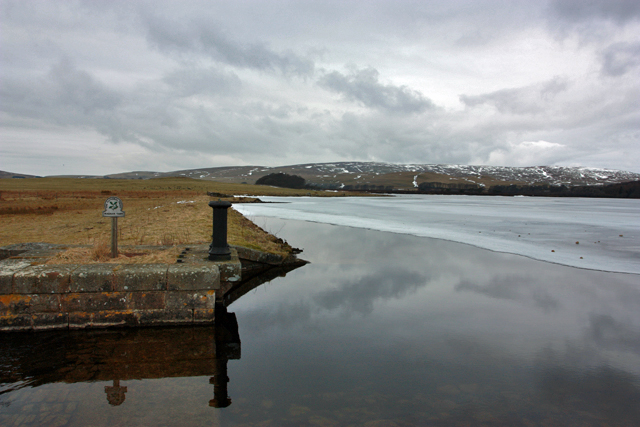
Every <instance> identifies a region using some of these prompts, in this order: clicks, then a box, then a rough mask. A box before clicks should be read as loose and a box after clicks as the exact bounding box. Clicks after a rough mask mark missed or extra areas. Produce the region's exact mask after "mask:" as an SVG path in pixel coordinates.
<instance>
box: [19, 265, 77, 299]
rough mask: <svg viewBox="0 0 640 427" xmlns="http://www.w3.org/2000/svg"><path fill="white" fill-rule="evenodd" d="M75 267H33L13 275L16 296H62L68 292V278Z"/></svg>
mask: <svg viewBox="0 0 640 427" xmlns="http://www.w3.org/2000/svg"><path fill="white" fill-rule="evenodd" d="M77 267H78V266H77V265H35V266H31V267H27V268H24V269H22V270H20V271H17V272H16V273H15V274H14V275H13V292H14V293H16V294H62V293H66V292H69V283H70V281H69V278H70V276H71V273H72V272H73V270H75V269H76V268H77Z"/></svg>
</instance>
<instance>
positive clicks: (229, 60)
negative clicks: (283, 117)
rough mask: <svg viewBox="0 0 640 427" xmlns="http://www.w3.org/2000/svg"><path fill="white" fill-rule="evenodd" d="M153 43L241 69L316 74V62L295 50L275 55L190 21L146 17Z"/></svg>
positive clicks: (265, 49) (179, 52) (305, 74)
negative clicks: (314, 72) (203, 55)
mask: <svg viewBox="0 0 640 427" xmlns="http://www.w3.org/2000/svg"><path fill="white" fill-rule="evenodd" d="M146 25H147V29H148V34H147V38H148V40H149V43H151V44H152V45H154V46H156V47H157V48H158V49H160V50H164V51H172V52H174V53H177V54H178V55H189V54H192V53H202V54H205V55H208V56H210V57H211V58H212V59H214V60H216V61H221V62H223V63H226V64H228V65H232V66H235V67H240V68H250V69H256V70H262V71H279V72H282V73H283V74H287V75H289V74H292V75H299V76H307V75H310V74H312V73H313V71H314V63H313V61H311V60H309V59H306V58H303V57H301V56H299V55H297V54H295V53H293V52H291V51H285V52H275V51H273V50H271V49H269V48H268V47H267V46H266V45H265V44H263V43H247V44H244V43H239V42H235V41H233V40H232V39H231V38H230V37H228V36H226V35H225V34H223V33H222V31H220V30H219V29H218V28H216V27H215V24H213V23H211V22H201V21H199V20H195V19H194V20H190V21H188V22H175V21H172V20H168V19H164V18H160V17H154V16H150V17H147V18H146Z"/></svg>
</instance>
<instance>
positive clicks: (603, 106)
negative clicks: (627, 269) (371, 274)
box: [0, 0, 640, 175]
mask: <svg viewBox="0 0 640 427" xmlns="http://www.w3.org/2000/svg"><path fill="white" fill-rule="evenodd" d="M0 20H1V23H2V25H1V26H0V31H1V37H2V45H3V49H2V51H1V52H0V60H1V61H2V68H1V69H2V76H1V79H0V99H2V102H1V103H0V134H1V135H2V138H1V139H0V159H1V160H0V169H1V170H8V171H13V172H21V173H32V174H43V175H48V174H106V173H115V172H119V171H128V170H177V169H185V168H197V167H213V166H225V165H243V164H258V165H265V166H275V165H284V164H293V163H308V162H325V161H341V160H360V161H389V162H400V163H461V164H469V163H472V164H495V165H506V166H528V165H540V164H546V165H568V166H573V165H583V166H591V167H608V168H615V169H625V170H632V171H636V172H640V166H638V162H637V161H636V159H638V158H640V144H638V142H640V141H639V140H640V125H639V123H640V101H639V100H640V88H639V85H638V83H637V82H638V81H640V59H639V58H640V44H638V41H637V34H639V33H640V7H638V5H637V2H633V1H624V0H620V1H594V2H588V3H586V4H585V3H584V2H580V1H573V0H564V1H559V0H558V1H550V2H547V3H539V4H538V3H536V4H533V3H532V2H524V1H522V2H517V1H516V2H511V3H509V4H507V5H505V4H504V2H497V1H483V2H472V1H458V2H444V1H442V2H440V1H437V2H428V3H426V2H418V1H410V0H404V1H400V2H391V1H373V2H347V3H344V2H337V1H336V2H333V1H327V2H289V1H284V0H283V1H274V2H259V1H248V2H240V3H238V2H215V3H211V2H204V1H187V2H173V1H154V2H146V1H140V2H125V1H113V2H92V1H80V0H78V1H74V2H46V1H29V2H24V1H12V0H0Z"/></svg>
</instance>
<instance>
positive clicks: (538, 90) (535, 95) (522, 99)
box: [460, 77, 569, 114]
mask: <svg viewBox="0 0 640 427" xmlns="http://www.w3.org/2000/svg"><path fill="white" fill-rule="evenodd" d="M568 87H569V82H568V81H567V79H566V78H562V77H555V78H553V79H551V80H549V81H546V82H543V83H539V84H535V85H531V86H526V87H521V88H514V89H501V90H498V91H495V92H491V93H485V94H482V95H475V96H467V95H461V96H460V101H462V102H463V103H464V104H465V105H466V106H468V107H475V106H478V105H482V104H488V105H492V106H494V107H495V108H496V109H497V110H498V111H499V112H501V113H510V114H534V113H539V112H541V111H543V110H544V109H545V108H547V104H548V102H549V101H551V100H553V97H554V96H556V95H557V94H559V93H561V92H563V91H565V90H566V89H567V88H568Z"/></svg>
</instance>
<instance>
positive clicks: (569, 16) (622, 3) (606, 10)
mask: <svg viewBox="0 0 640 427" xmlns="http://www.w3.org/2000/svg"><path fill="white" fill-rule="evenodd" d="M551 10H552V11H553V12H554V13H555V14H557V16H558V17H560V18H563V19H566V20H568V21H585V20H590V19H613V20H615V21H618V22H624V21H630V20H634V19H638V18H640V2H638V1H637V0H589V1H585V0H554V1H552V2H551Z"/></svg>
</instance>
